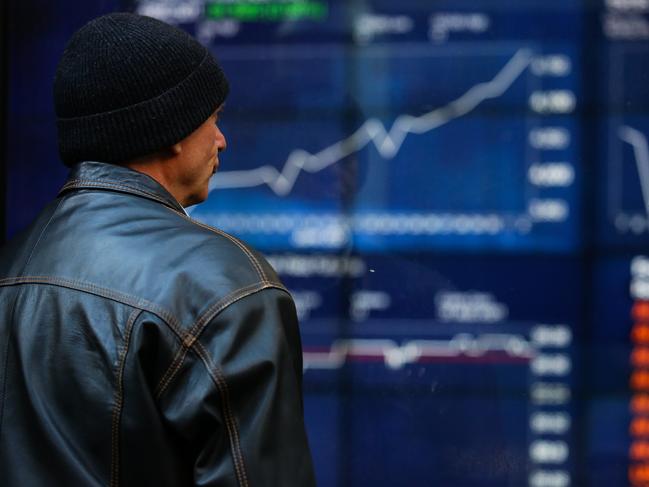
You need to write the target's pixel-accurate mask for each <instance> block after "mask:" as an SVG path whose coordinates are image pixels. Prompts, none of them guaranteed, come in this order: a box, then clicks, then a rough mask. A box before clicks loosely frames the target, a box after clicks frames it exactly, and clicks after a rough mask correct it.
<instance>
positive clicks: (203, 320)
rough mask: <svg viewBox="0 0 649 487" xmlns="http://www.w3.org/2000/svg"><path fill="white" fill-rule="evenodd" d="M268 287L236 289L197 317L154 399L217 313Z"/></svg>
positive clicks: (266, 285)
mask: <svg viewBox="0 0 649 487" xmlns="http://www.w3.org/2000/svg"><path fill="white" fill-rule="evenodd" d="M269 287H274V286H273V285H272V284H270V283H256V284H252V285H250V286H246V287H244V288H241V289H238V290H237V291H234V292H232V293H230V294H229V295H228V296H226V297H224V298H222V299H220V300H218V301H217V302H216V303H214V304H213V305H212V306H210V307H209V308H208V309H207V310H206V311H205V312H204V313H203V314H202V315H201V317H199V318H198V319H197V320H196V322H195V324H194V325H193V326H192V327H191V328H190V329H189V331H188V333H187V338H188V339H186V340H184V341H183V343H182V347H181V349H180V350H178V353H177V354H176V357H175V359H174V360H173V362H172V363H171V365H170V366H169V368H168V369H167V371H166V372H165V374H164V376H163V377H162V379H161V380H160V383H159V384H158V386H157V387H156V389H155V390H156V392H155V397H156V398H158V399H159V398H160V397H161V396H162V394H163V393H164V391H165V390H166V389H167V387H168V386H169V384H170V383H171V382H172V381H173V379H174V378H175V376H176V374H177V373H178V371H179V370H180V367H181V366H182V364H183V362H184V360H185V356H186V355H187V351H188V350H189V349H190V348H191V347H192V346H193V345H194V342H195V341H196V340H198V337H199V335H200V334H201V333H202V331H203V329H204V328H205V327H206V326H207V324H208V323H209V322H210V320H212V319H213V318H214V317H215V316H216V315H217V314H218V313H220V312H221V311H223V310H224V309H225V308H227V307H228V306H230V305H231V304H232V303H234V302H236V301H238V300H239V299H242V298H244V297H246V296H249V295H251V294H253V293H255V292H259V291H261V290H263V289H267V288H269Z"/></svg>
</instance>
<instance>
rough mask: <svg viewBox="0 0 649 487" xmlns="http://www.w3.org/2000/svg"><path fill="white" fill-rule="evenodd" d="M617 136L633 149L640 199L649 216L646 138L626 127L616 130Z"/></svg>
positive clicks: (648, 156) (648, 158) (648, 157)
mask: <svg viewBox="0 0 649 487" xmlns="http://www.w3.org/2000/svg"><path fill="white" fill-rule="evenodd" d="M618 135H619V137H620V139H622V140H623V141H624V142H626V143H628V144H630V145H631V146H632V147H633V154H634V156H635V162H636V166H637V168H638V177H639V179H640V187H641V189H642V199H643V201H644V204H645V211H646V212H647V216H649V144H647V137H646V136H645V135H644V134H643V133H642V132H640V131H639V130H636V129H634V128H633V127H629V126H627V125H623V126H621V127H620V128H619V129H618Z"/></svg>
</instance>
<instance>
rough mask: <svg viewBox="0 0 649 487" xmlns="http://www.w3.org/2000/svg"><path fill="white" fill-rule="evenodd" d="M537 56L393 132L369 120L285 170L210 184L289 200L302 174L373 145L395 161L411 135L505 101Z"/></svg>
mask: <svg viewBox="0 0 649 487" xmlns="http://www.w3.org/2000/svg"><path fill="white" fill-rule="evenodd" d="M532 58H533V54H532V52H531V51H530V50H528V49H520V50H518V51H517V52H516V53H515V54H514V55H513V56H512V57H511V58H510V59H509V60H508V61H507V63H506V64H505V65H504V66H503V67H502V68H501V70H500V71H499V72H498V73H497V74H496V75H495V76H494V78H493V79H491V80H490V81H487V82H483V83H479V84H477V85H474V86H472V87H471V88H470V89H469V90H468V91H466V92H465V93H464V94H463V95H461V96H460V97H459V98H457V99H455V100H453V101H451V102H450V103H448V104H447V105H445V106H442V107H440V108H436V109H434V110H432V111H430V112H427V113H425V114H423V115H420V116H412V115H408V114H403V115H399V116H398V117H397V118H396V119H395V120H394V122H393V124H392V126H391V127H390V129H389V130H388V129H387V128H386V126H385V125H384V124H383V122H381V121H380V120H379V119H377V118H370V119H368V120H366V121H365V122H364V123H363V124H362V125H361V126H360V127H359V128H358V129H357V130H356V131H355V132H354V133H352V134H351V135H350V136H348V137H347V138H345V139H343V140H340V141H338V142H335V143H334V144H332V145H330V146H328V147H326V148H324V149H322V150H320V151H319V152H317V153H310V152H308V151H306V150H304V149H295V150H293V151H292V152H291V153H290V154H289V156H288V158H287V159H286V162H285V163H284V166H283V167H282V169H281V170H278V169H277V168H276V167H274V166H272V165H264V166H260V167H258V168H255V169H250V170H241V171H223V172H219V173H218V174H217V175H216V176H215V177H213V178H212V180H211V182H210V191H212V190H214V189H236V188H253V187H256V186H262V185H267V186H268V187H269V188H270V189H271V190H272V191H273V192H274V193H275V194H276V195H278V196H287V195H288V194H289V193H290V192H291V191H292V190H293V187H294V186H295V184H296V181H297V179H298V177H299V176H300V174H301V173H302V172H308V173H317V172H319V171H322V170H323V169H325V168H327V167H329V166H331V165H333V164H335V163H337V162H340V161H341V160H343V159H344V158H345V157H347V156H349V155H351V154H353V153H355V152H358V151H360V150H362V149H363V148H364V147H366V146H367V145H369V144H370V143H373V144H374V146H375V147H376V149H377V151H378V152H379V154H380V155H381V156H382V157H383V158H385V159H391V158H393V157H394V156H396V154H397V153H398V152H399V149H400V148H401V146H402V145H403V143H404V141H405V140H406V138H407V137H408V135H410V134H414V135H422V134H425V133H427V132H430V131H431V130H434V129H436V128H438V127H441V126H442V125H445V124H447V123H449V122H451V121H452V120H455V119H457V118H459V117H462V116H463V115H466V114H467V113H469V112H471V111H472V110H474V109H475V108H476V107H478V106H479V105H480V104H481V103H482V102H484V101H486V100H489V99H493V98H497V97H499V96H502V95H503V93H505V92H506V91H507V90H508V89H509V88H510V87H511V86H512V85H513V84H514V82H515V81H516V80H517V79H518V78H519V77H520V76H521V74H522V73H523V72H524V71H525V70H526V69H527V67H528V66H529V65H530V63H531V61H532Z"/></svg>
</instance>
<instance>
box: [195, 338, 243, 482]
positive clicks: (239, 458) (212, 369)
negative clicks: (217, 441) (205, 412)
mask: <svg viewBox="0 0 649 487" xmlns="http://www.w3.org/2000/svg"><path fill="white" fill-rule="evenodd" d="M193 349H194V350H195V351H196V353H197V354H198V356H199V357H200V358H201V360H202V361H203V363H204V364H205V367H207V370H208V373H209V374H210V377H212V380H213V381H214V383H215V384H216V387H217V389H218V390H219V392H220V396H221V401H222V403H223V413H224V414H225V424H226V427H227V429H228V433H229V435H228V436H229V437H230V450H231V451H232V457H233V458H232V459H233V462H234V467H235V470H236V474H237V481H238V483H239V485H240V486H241V487H247V486H248V476H247V475H246V467H245V464H244V461H243V455H242V453H241V443H240V439H239V431H238V429H237V424H236V421H235V420H234V415H233V414H232V409H231V407H230V397H229V392H228V384H227V382H226V380H225V377H223V374H222V372H221V370H220V369H219V368H218V367H217V366H216V365H215V364H213V363H212V360H211V358H210V356H209V354H208V353H207V351H206V350H205V348H204V347H203V345H202V344H201V343H199V342H197V343H195V345H194V347H193Z"/></svg>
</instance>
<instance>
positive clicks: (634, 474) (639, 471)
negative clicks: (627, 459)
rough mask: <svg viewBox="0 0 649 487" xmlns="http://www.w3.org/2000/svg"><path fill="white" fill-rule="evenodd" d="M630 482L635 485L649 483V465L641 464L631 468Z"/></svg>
mask: <svg viewBox="0 0 649 487" xmlns="http://www.w3.org/2000/svg"><path fill="white" fill-rule="evenodd" d="M629 480H630V481H631V483H632V484H634V485H643V484H647V483H649V464H647V463H641V464H638V465H631V466H630V467H629Z"/></svg>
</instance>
